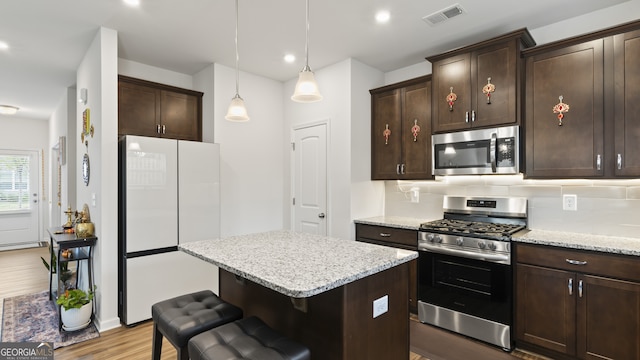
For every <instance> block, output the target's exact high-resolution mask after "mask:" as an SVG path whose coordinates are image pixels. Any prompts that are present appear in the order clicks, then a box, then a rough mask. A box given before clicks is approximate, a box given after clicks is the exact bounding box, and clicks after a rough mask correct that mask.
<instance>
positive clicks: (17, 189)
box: [0, 150, 40, 249]
mask: <svg viewBox="0 0 640 360" xmlns="http://www.w3.org/2000/svg"><path fill="white" fill-rule="evenodd" d="M39 161H40V156H39V154H38V152H37V151H28V150H0V249H1V247H5V246H20V245H24V244H28V243H36V242H39V241H40V236H39V234H40V192H39V187H40V182H39V181H38V179H39V178H40V167H39V166H38V163H39Z"/></svg>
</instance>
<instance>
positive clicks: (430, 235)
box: [427, 234, 435, 242]
mask: <svg viewBox="0 0 640 360" xmlns="http://www.w3.org/2000/svg"><path fill="white" fill-rule="evenodd" d="M434 238H435V236H434V235H433V234H429V235H427V240H429V241H431V242H433V239H434Z"/></svg>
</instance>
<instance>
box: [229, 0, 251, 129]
mask: <svg viewBox="0 0 640 360" xmlns="http://www.w3.org/2000/svg"><path fill="white" fill-rule="evenodd" d="M239 61H240V56H239V55H238V0H236V96H234V97H233V99H231V104H229V109H228V110H227V116H225V117H224V118H225V119H227V120H229V121H237V122H242V121H249V114H247V108H246V107H245V106H244V100H243V99H242V98H241V97H240V70H239V68H238V63H239Z"/></svg>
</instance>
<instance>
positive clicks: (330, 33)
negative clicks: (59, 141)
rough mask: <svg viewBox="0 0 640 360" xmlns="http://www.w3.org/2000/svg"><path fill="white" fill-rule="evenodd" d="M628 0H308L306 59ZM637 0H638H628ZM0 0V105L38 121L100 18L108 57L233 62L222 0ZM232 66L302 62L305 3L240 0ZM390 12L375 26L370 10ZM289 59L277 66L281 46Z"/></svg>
mask: <svg viewBox="0 0 640 360" xmlns="http://www.w3.org/2000/svg"><path fill="white" fill-rule="evenodd" d="M624 1H629V0H608V1H602V0H562V1H557V0H536V1H512V0H485V1H478V0H458V1H457V3H458V4H460V5H461V6H462V7H463V8H464V10H465V12H466V13H465V14H463V15H462V16H457V17H455V18H452V19H450V20H448V21H446V22H444V23H441V24H439V25H437V26H432V25H429V24H427V23H426V22H425V21H423V20H422V18H423V17H424V16H427V15H430V14H432V13H433V12H436V11H438V10H442V9H444V8H447V7H449V6H450V5H453V4H455V3H456V1H455V0H346V1H345V0H310V8H309V9H310V30H309V40H310V43H309V65H310V66H311V68H312V69H313V70H317V69H320V68H323V67H325V66H328V65H331V64H334V63H337V62H339V61H342V60H344V59H347V58H354V59H356V60H358V61H360V62H362V63H365V64H367V65H369V66H372V67H374V68H377V69H379V70H381V71H384V72H388V71H391V70H396V69H399V68H402V67H405V66H409V65H413V64H417V63H420V62H422V61H424V58H425V57H427V56H431V55H435V54H438V53H441V52H444V51H447V50H450V49H453V48H456V47H460V46H464V45H468V44H471V43H474V42H477V41H481V40H485V39H488V38H491V37H494V36H497V35H501V34H503V33H506V32H509V31H512V30H516V29H519V28H522V27H527V28H529V29H530V30H532V29H536V28H539V27H542V26H545V25H548V24H551V23H555V22H558V21H561V20H564V19H567V18H571V17H575V16H579V15H582V14H585V13H589V12H592V11H594V10H598V9H601V8H604V7H609V6H613V5H616V4H619V3H621V2H624ZM633 1H638V0H633ZM141 2H142V3H141V5H140V7H138V8H131V7H129V6H127V5H125V4H124V3H123V2H122V0H90V1H87V0H56V1H51V0H13V1H8V0H7V1H3V4H2V20H1V21H0V41H5V42H7V43H8V44H9V46H10V47H9V49H7V50H0V104H9V105H15V106H18V107H20V111H19V112H18V114H17V115H15V117H18V118H31V119H43V120H46V119H48V118H49V117H50V116H51V114H52V112H53V111H54V109H55V107H56V106H57V104H58V103H59V102H60V101H61V99H62V98H63V95H64V94H65V89H66V88H68V87H72V86H74V85H75V80H76V69H77V67H78V65H79V64H80V62H81V60H82V57H83V56H84V54H85V52H86V51H87V48H88V47H89V44H90V43H91V42H92V40H93V39H94V37H95V35H96V33H97V30H98V28H99V27H100V26H104V27H107V28H110V29H114V30H117V31H118V57H119V58H124V59H128V60H132V61H135V62H140V63H143V64H147V65H152V66H156V67H160V68H164V69H168V70H172V71H176V72H180V73H184V74H188V75H192V74H195V73H197V72H198V71H200V70H202V69H204V68H205V67H206V66H208V65H209V64H211V63H219V64H223V65H226V66H229V67H235V50H234V33H235V2H234V1H233V0H180V1H176V0H141ZM239 3H240V5H239V8H240V10H239V11H240V16H239V19H240V20H239V53H240V69H241V70H242V71H246V72H250V73H253V74H257V75H261V76H265V77H267V78H271V79H275V80H278V81H287V80H289V79H292V78H294V77H296V76H297V73H298V71H300V69H301V68H302V67H303V66H304V49H305V47H304V44H305V1H303V0H240V1H239ZM381 9H386V10H388V11H389V12H390V13H391V19H390V21H389V22H388V23H387V24H384V25H380V24H376V22H375V20H374V15H375V13H376V11H378V10H381ZM286 53H293V54H295V55H296V56H297V60H296V62H295V63H293V64H286V63H285V62H284V61H283V56H284V55H285V54H286Z"/></svg>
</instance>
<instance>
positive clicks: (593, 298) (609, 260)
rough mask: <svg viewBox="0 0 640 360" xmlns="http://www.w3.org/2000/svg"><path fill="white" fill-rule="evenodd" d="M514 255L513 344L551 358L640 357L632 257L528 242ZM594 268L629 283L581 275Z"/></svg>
mask: <svg viewBox="0 0 640 360" xmlns="http://www.w3.org/2000/svg"><path fill="white" fill-rule="evenodd" d="M516 254H517V256H518V263H517V265H516V306H515V307H516V321H515V323H516V342H517V346H518V347H520V348H523V349H529V350H532V351H534V352H537V353H540V354H543V355H547V356H550V357H551V358H553V359H640V341H639V339H640V283H638V282H636V281H635V280H636V277H637V276H638V274H637V273H636V274H635V275H634V274H633V273H629V272H628V271H632V272H635V269H637V266H638V263H637V260H634V259H632V258H629V257H619V256H611V255H601V254H594V253H588V252H569V251H567V250H559V249H558V250H557V249H547V248H544V247H535V246H528V245H518V246H517V248H516ZM565 259H567V260H565ZM573 259H579V260H580V261H579V265H572V264H571V262H570V261H573ZM558 260H561V261H558ZM539 265H544V266H539ZM548 265H552V266H555V267H556V268H551V267H548ZM571 266H574V267H576V266H577V267H580V266H581V269H582V271H581V272H578V271H577V269H576V271H571V270H570V269H569V267H571ZM630 268H631V269H630ZM595 269H601V270H602V269H604V270H603V271H607V272H610V273H618V274H631V275H630V276H632V280H633V281H627V280H620V279H614V278H610V277H605V276H599V275H602V274H598V275H593V274H587V273H586V272H587V271H593V270H595ZM634 276H635V277H634Z"/></svg>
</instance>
